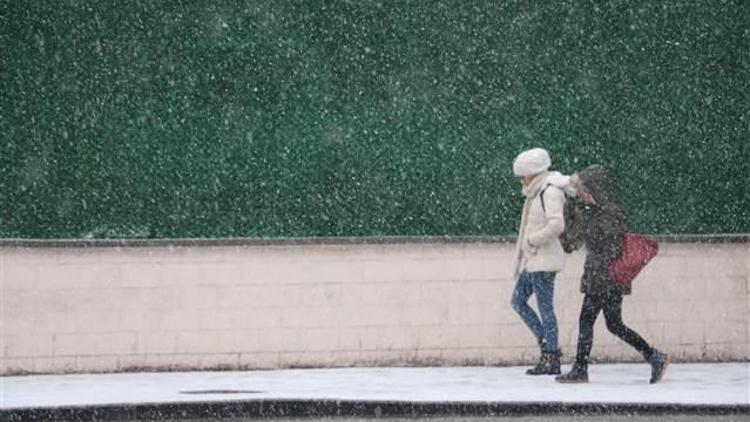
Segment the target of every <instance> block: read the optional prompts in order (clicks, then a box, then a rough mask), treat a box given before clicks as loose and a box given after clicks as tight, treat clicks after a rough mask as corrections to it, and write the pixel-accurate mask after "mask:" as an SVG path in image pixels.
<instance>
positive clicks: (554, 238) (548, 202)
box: [513, 172, 569, 279]
mask: <svg viewBox="0 0 750 422" xmlns="http://www.w3.org/2000/svg"><path fill="white" fill-rule="evenodd" d="M568 185H569V178H568V177H567V176H563V175H561V174H560V173H558V172H544V173H541V174H539V175H538V176H537V177H535V178H534V180H532V181H531V183H530V184H529V185H528V186H524V188H523V195H524V196H525V197H526V201H525V202H524V205H523V212H522V214H521V225H520V227H519V229H518V239H517V240H516V250H515V261H514V262H515V265H514V269H513V278H514V279H517V278H518V276H519V275H520V274H521V273H522V272H523V271H524V270H525V271H528V272H536V271H553V272H558V271H562V269H563V268H564V266H565V251H563V248H562V245H561V244H560V240H559V236H560V234H561V233H562V232H563V230H564V229H565V217H564V215H563V210H564V206H565V191H564V189H566V188H568ZM542 190H543V191H544V208H542V201H541V200H540V199H539V194H540V192H541V191H542Z"/></svg>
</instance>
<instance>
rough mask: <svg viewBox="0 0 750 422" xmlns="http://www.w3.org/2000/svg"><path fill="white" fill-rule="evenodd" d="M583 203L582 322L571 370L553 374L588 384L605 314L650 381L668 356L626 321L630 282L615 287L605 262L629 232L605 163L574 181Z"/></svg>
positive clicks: (616, 253)
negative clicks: (625, 298) (599, 324)
mask: <svg viewBox="0 0 750 422" xmlns="http://www.w3.org/2000/svg"><path fill="white" fill-rule="evenodd" d="M571 183H572V184H573V185H574V187H575V189H576V192H577V194H578V196H579V198H580V200H581V203H582V204H583V212H582V214H583V237H584V243H585V245H586V250H587V254H586V262H585V264H584V271H583V276H582V277H581V293H583V294H584V298H583V306H582V307H581V315H580V318H579V325H578V347H577V352H576V360H575V363H574V365H573V368H572V369H571V370H570V372H568V373H566V374H564V375H561V376H559V377H557V378H555V379H556V380H557V381H558V382H561V383H583V382H588V364H589V357H590V354H591V348H592V346H593V342H594V323H595V322H596V318H597V316H598V315H599V312H603V313H604V319H605V321H606V323H607V329H608V330H609V331H610V332H611V333H612V334H614V335H616V336H617V337H619V338H620V339H622V340H623V341H625V342H626V343H628V344H629V345H631V346H632V347H634V348H635V349H636V350H638V351H639V352H640V353H641V354H642V355H643V357H644V359H646V361H647V362H649V364H650V365H651V380H650V382H651V383H652V384H653V383H656V382H658V381H659V380H661V378H662V377H663V376H664V373H665V371H666V368H667V365H668V364H669V356H668V355H666V354H665V353H662V352H660V351H658V350H656V349H655V348H653V347H651V346H650V345H649V344H648V343H647V342H646V340H644V339H643V338H642V337H641V336H640V335H639V334H638V333H636V332H635V331H633V330H632V329H631V328H629V327H627V326H626V325H625V324H624V323H623V322H622V299H623V296H624V295H628V294H630V287H629V286H619V285H616V284H615V283H614V282H613V281H612V280H611V278H610V277H609V275H608V274H607V266H608V265H609V263H610V262H612V261H613V260H615V259H616V258H617V257H618V256H619V255H620V252H621V249H622V242H623V238H624V236H625V218H624V216H623V214H622V212H621V211H620V207H619V206H618V204H617V201H616V200H615V198H614V195H613V193H612V187H611V184H610V181H609V177H608V176H607V172H606V171H605V170H604V168H603V167H602V166H599V165H594V166H590V167H587V168H585V169H584V170H582V171H580V172H579V173H577V174H576V175H574V176H573V177H572V179H571Z"/></svg>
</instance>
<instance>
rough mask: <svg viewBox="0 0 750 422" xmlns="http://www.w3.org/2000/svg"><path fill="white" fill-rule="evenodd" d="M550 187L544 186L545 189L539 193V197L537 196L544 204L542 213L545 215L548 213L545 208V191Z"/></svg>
mask: <svg viewBox="0 0 750 422" xmlns="http://www.w3.org/2000/svg"><path fill="white" fill-rule="evenodd" d="M548 186H549V185H545V186H544V189H542V190H541V191H540V192H539V195H537V196H538V197H539V200H540V201H541V202H542V211H544V213H545V214H546V213H547V208H545V207H544V192H545V191H546V190H547V187H548Z"/></svg>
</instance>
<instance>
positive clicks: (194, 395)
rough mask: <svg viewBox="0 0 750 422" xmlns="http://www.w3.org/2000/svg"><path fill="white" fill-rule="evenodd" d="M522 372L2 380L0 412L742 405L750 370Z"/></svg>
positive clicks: (720, 366)
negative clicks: (584, 377) (276, 402)
mask: <svg viewBox="0 0 750 422" xmlns="http://www.w3.org/2000/svg"><path fill="white" fill-rule="evenodd" d="M565 369H567V367H565V368H564V370H565ZM525 370H526V367H505V368H496V367H439V368H342V369H291V370H275V371H244V372H241V371H233V372H162V373H123V374H93V375H34V376H10V377H0V408H2V409H11V408H24V407H50V406H85V405H94V404H97V405H101V404H135V403H171V402H188V401H204V402H205V401H232V400H249V399H299V400H306V399H333V400H356V401H410V402H488V401H489V402H565V403H614V402H617V403H677V404H750V364H748V363H701V364H672V365H671V366H670V367H669V370H668V372H667V375H666V377H665V379H664V380H663V381H662V382H661V383H659V384H655V385H650V384H649V383H648V378H649V375H650V374H649V371H650V368H649V367H648V366H647V365H646V364H613V365H604V364H602V365H592V366H591V368H590V371H589V379H590V383H589V384H572V385H563V384H558V383H556V382H555V381H554V378H553V377H551V376H537V377H532V376H528V375H525V374H524V372H525ZM237 391H244V392H241V393H237Z"/></svg>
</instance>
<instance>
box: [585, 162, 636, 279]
mask: <svg viewBox="0 0 750 422" xmlns="http://www.w3.org/2000/svg"><path fill="white" fill-rule="evenodd" d="M578 177H579V178H580V179H581V182H582V183H583V185H584V186H585V187H586V190H588V191H589V193H590V194H591V196H592V197H593V198H594V201H595V203H594V204H584V205H583V207H584V208H583V237H584V242H585V244H586V251H587V252H586V262H585V264H584V269H583V277H582V278H581V292H582V293H586V294H630V287H621V286H617V285H615V283H614V282H613V281H612V279H611V278H610V277H609V275H607V266H608V265H609V263H610V262H612V261H613V260H614V259H615V258H617V257H618V256H620V252H621V250H622V241H623V238H624V236H625V217H624V216H623V214H622V212H621V211H620V207H619V205H618V204H617V201H616V200H615V198H614V195H613V193H612V186H611V184H610V181H609V177H608V176H607V172H606V171H605V170H604V168H603V167H601V166H590V167H587V168H585V169H584V170H582V171H580V172H579V173H578Z"/></svg>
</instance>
